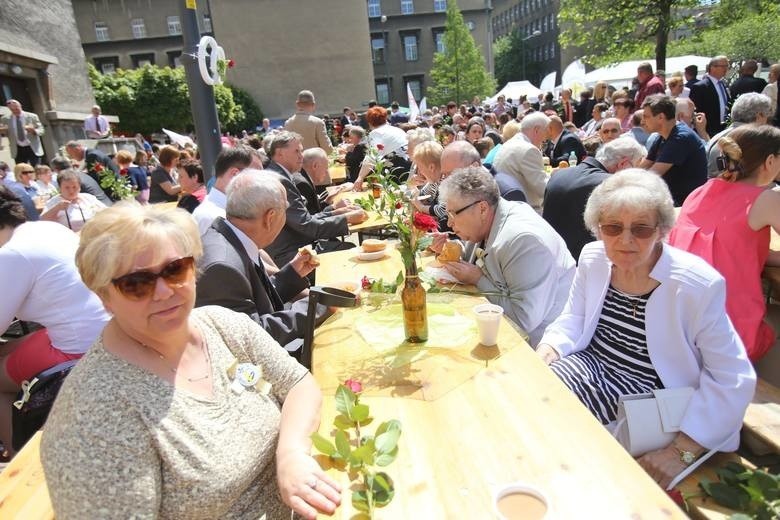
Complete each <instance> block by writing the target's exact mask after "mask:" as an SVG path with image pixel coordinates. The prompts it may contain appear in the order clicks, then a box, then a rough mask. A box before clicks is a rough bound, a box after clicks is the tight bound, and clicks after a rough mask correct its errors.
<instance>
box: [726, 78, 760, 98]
mask: <svg viewBox="0 0 780 520" xmlns="http://www.w3.org/2000/svg"><path fill="white" fill-rule="evenodd" d="M765 87H766V80H764V79H761V78H756V77H754V76H740V77H739V78H738V79H737V80H736V81H735V82H734V83H732V84H731V87H729V92H730V93H731V99H737V98H738V97H739V96H741V95H742V94H747V93H748V92H756V93H758V94H760V93H761V91H762V90H764V88H765Z"/></svg>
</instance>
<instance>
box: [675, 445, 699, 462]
mask: <svg viewBox="0 0 780 520" xmlns="http://www.w3.org/2000/svg"><path fill="white" fill-rule="evenodd" d="M672 447H673V448H674V449H675V450H677V453H678V454H679V455H680V462H682V463H683V464H685V465H686V466H690V465H691V464H693V462H694V461H695V460H696V454H695V453H693V452H692V451H688V450H681V449H680V448H678V447H677V446H675V445H674V444H672Z"/></svg>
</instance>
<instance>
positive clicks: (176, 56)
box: [168, 51, 181, 69]
mask: <svg viewBox="0 0 780 520" xmlns="http://www.w3.org/2000/svg"><path fill="white" fill-rule="evenodd" d="M168 66H169V67H171V68H174V69H175V68H176V67H181V51H168Z"/></svg>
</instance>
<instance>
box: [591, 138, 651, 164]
mask: <svg viewBox="0 0 780 520" xmlns="http://www.w3.org/2000/svg"><path fill="white" fill-rule="evenodd" d="M644 156H645V147H644V146H642V145H641V144H639V143H638V142H637V140H636V139H634V138H633V137H629V136H621V137H618V138H617V139H614V140H612V141H610V142H608V143H607V144H605V145H604V146H602V147H601V148H599V149H598V151H597V152H596V160H597V161H598V162H600V163H601V164H602V166H604V168H606V169H607V170H610V171H611V170H613V169H615V167H616V166H617V165H618V164H620V163H621V162H622V161H624V160H626V159H629V160H631V164H636V163H637V161H639V160H640V159H642V158H643V157H644Z"/></svg>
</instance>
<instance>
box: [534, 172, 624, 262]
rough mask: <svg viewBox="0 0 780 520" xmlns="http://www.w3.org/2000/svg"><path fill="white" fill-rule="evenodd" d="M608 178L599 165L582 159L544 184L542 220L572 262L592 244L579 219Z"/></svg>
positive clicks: (588, 232)
mask: <svg viewBox="0 0 780 520" xmlns="http://www.w3.org/2000/svg"><path fill="white" fill-rule="evenodd" d="M608 177H609V172H608V171H607V170H606V168H604V166H603V165H602V164H601V163H600V162H598V161H597V160H596V159H594V158H593V157H586V158H585V160H584V161H582V162H581V163H580V164H578V165H577V166H573V167H571V168H564V169H563V170H558V171H557V172H556V173H555V175H553V176H552V177H550V182H548V183H547V190H546V191H545V192H544V211H543V212H542V217H544V220H546V221H547V222H549V223H550V225H551V226H552V227H553V229H555V231H557V232H558V234H559V235H561V237H562V238H563V240H564V241H565V242H566V247H567V248H568V249H569V252H570V253H571V256H572V257H574V259H577V258H579V257H580V252H581V251H582V248H583V247H584V246H585V244H587V243H588V242H592V241H594V240H595V238H594V237H593V235H592V234H591V233H590V231H589V230H588V229H587V228H585V223H584V222H583V219H582V215H583V213H585V204H586V203H587V202H588V197H590V194H591V192H592V191H593V190H594V189H595V188H596V186H598V185H599V184H601V183H602V182H604V180H605V179H606V178H608Z"/></svg>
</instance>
